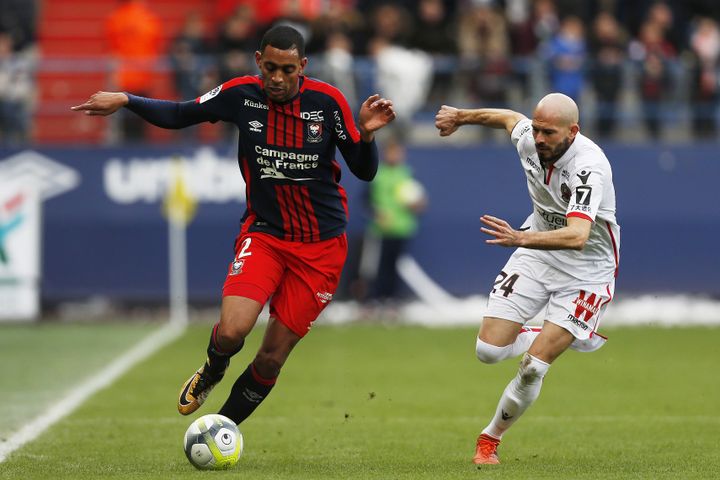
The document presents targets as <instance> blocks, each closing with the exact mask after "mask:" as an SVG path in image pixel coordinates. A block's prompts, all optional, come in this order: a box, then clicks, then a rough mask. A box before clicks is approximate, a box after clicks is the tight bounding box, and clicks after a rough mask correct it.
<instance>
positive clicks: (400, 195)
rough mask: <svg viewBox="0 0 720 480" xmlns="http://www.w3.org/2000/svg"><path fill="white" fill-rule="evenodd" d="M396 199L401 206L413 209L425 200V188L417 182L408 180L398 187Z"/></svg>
mask: <svg viewBox="0 0 720 480" xmlns="http://www.w3.org/2000/svg"><path fill="white" fill-rule="evenodd" d="M395 198H396V199H397V201H398V202H400V204H401V205H403V206H405V207H412V206H414V205H416V204H417V203H418V202H420V201H422V199H423V198H425V188H423V186H422V184H421V183H420V182H418V181H417V180H414V179H412V178H408V179H406V180H403V181H402V182H400V184H399V185H398V186H397V187H396V189H395Z"/></svg>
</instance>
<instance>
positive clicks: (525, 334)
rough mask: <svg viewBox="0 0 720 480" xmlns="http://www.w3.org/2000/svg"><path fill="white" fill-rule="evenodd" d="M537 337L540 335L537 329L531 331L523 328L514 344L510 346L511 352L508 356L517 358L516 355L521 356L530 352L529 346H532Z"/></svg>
mask: <svg viewBox="0 0 720 480" xmlns="http://www.w3.org/2000/svg"><path fill="white" fill-rule="evenodd" d="M538 335H540V329H539V328H535V329H533V330H530V329H529V328H523V329H522V330H521V331H520V333H519V334H518V336H517V338H516V339H515V342H513V343H512V345H511V346H512V351H511V354H510V356H511V357H517V356H518V355H522V354H523V353H525V352H527V351H528V350H530V345H532V343H533V342H534V341H535V339H536V338H537V336H538Z"/></svg>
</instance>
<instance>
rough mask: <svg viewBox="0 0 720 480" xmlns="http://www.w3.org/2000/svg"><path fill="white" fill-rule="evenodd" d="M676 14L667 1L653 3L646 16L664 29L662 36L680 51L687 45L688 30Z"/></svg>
mask: <svg viewBox="0 0 720 480" xmlns="http://www.w3.org/2000/svg"><path fill="white" fill-rule="evenodd" d="M676 16H677V15H676V14H675V12H674V11H673V9H672V8H671V6H670V4H669V3H668V2H666V1H663V0H661V1H659V2H655V3H653V4H652V5H651V6H650V8H649V9H648V12H647V15H646V16H645V22H643V23H653V24H655V25H657V27H658V28H659V29H660V30H661V31H662V36H663V38H664V39H665V41H666V42H668V43H669V44H670V45H672V47H673V49H674V50H675V51H676V52H678V51H680V50H682V49H683V48H684V47H685V46H686V45H687V41H686V37H687V32H686V31H685V30H686V28H685V26H684V25H681V24H680V23H679V22H678V21H677V20H676Z"/></svg>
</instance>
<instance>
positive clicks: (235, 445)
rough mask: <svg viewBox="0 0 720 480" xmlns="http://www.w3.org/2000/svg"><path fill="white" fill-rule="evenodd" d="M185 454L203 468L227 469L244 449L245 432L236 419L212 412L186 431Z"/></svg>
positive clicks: (192, 424) (236, 460)
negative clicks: (236, 423)
mask: <svg viewBox="0 0 720 480" xmlns="http://www.w3.org/2000/svg"><path fill="white" fill-rule="evenodd" d="M183 446H184V447H185V455H186V456H187V458H188V460H190V463H192V464H193V465H194V466H195V467H196V468H199V469H200V470H226V469H228V468H232V467H234V466H235V464H236V463H237V462H238V459H239V458H240V455H242V452H243V436H242V433H240V430H238V428H237V425H235V422H233V421H232V420H230V419H229V418H227V417H225V416H223V415H218V414H216V413H211V414H209V415H204V416H202V417H200V418H198V419H197V420H195V421H194V422H192V423H191V424H190V426H189V427H188V429H187V431H186V432H185V442H184V444H183Z"/></svg>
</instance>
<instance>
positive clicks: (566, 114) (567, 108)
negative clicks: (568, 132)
mask: <svg viewBox="0 0 720 480" xmlns="http://www.w3.org/2000/svg"><path fill="white" fill-rule="evenodd" d="M533 118H534V119H542V120H544V121H547V122H549V123H552V124H554V125H557V126H562V127H569V126H571V125H577V123H578V122H579V120H580V114H579V113H578V107H577V104H576V103H575V101H574V100H573V99H572V98H570V97H568V96H567V95H563V94H562V93H550V94H548V95H545V96H544V97H543V98H542V99H541V100H540V101H539V102H538V104H537V107H535V112H534V113H533Z"/></svg>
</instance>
